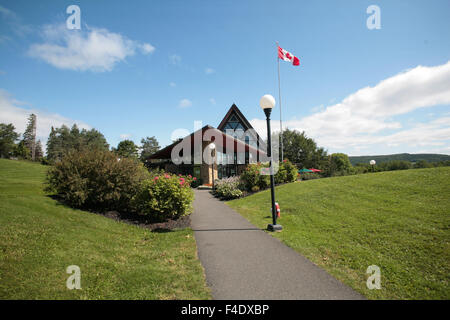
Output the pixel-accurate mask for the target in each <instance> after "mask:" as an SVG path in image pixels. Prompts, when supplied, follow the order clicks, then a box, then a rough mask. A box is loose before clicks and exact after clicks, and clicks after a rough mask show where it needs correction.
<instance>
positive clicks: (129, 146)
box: [116, 140, 138, 158]
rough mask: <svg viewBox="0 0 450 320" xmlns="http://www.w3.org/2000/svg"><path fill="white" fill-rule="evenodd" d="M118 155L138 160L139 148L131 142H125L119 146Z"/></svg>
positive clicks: (121, 142)
mask: <svg viewBox="0 0 450 320" xmlns="http://www.w3.org/2000/svg"><path fill="white" fill-rule="evenodd" d="M116 153H117V154H118V155H119V156H121V157H126V158H137V156H138V147H137V146H136V145H135V144H134V142H133V141H131V140H123V141H120V142H119V144H118V145H117V149H116Z"/></svg>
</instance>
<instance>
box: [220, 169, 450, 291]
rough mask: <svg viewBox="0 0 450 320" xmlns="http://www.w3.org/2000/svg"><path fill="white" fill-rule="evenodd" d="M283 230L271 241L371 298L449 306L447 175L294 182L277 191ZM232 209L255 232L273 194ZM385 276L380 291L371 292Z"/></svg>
mask: <svg viewBox="0 0 450 320" xmlns="http://www.w3.org/2000/svg"><path fill="white" fill-rule="evenodd" d="M276 200H277V202H279V204H280V207H281V218H280V219H279V220H278V223H280V224H281V225H282V226H283V231H282V232H280V233H273V236H275V237H277V238H279V239H280V240H282V241H283V242H284V243H285V244H287V245H288V246H290V247H292V248H293V249H295V250H296V251H298V252H300V253H301V254H303V255H305V256H306V257H307V258H309V259H310V260H311V261H313V262H314V263H315V264H317V265H319V266H320V267H322V268H324V269H325V270H327V271H328V272H329V273H331V274H332V275H334V276H335V277H336V278H338V279H340V280H341V281H343V282H344V283H346V284H348V285H349V286H351V287H353V288H354V289H356V290H357V291H359V292H360V293H362V294H363V295H365V296H366V297H368V298H370V299H449V298H450V290H449V286H448V284H449V277H450V267H449V265H450V250H449V249H450V246H449V241H450V229H449V227H450V168H448V167H446V168H433V169H415V170H405V171H395V172H381V173H373V174H364V175H356V176H346V177H336V178H327V179H319V180H310V181H302V182H296V183H291V184H287V185H283V186H280V187H277V188H276ZM228 204H229V205H230V206H231V207H232V208H234V209H236V210H237V211H238V212H240V213H241V214H242V215H243V216H244V217H246V218H247V219H248V220H249V221H251V222H252V223H254V224H255V225H257V226H258V227H261V228H265V227H266V226H267V224H268V223H271V218H270V215H271V213H270V212H271V210H270V192H269V191H264V192H260V193H257V194H255V195H252V196H249V197H247V198H243V199H238V200H233V201H230V202H228ZM370 265H377V266H378V267H380V269H381V287H382V288H381V289H380V290H377V289H374V290H369V289H368V288H367V286H366V281H367V278H368V275H367V274H366V270H367V267H368V266H370Z"/></svg>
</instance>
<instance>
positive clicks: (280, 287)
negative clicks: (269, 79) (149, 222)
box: [191, 190, 364, 300]
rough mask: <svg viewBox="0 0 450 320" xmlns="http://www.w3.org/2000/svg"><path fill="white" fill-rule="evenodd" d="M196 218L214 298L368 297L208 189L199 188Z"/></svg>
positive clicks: (198, 244)
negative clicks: (216, 197)
mask: <svg viewBox="0 0 450 320" xmlns="http://www.w3.org/2000/svg"><path fill="white" fill-rule="evenodd" d="M191 219H192V228H193V229H194V232H195V239H196V241H197V247H198V254H199V258H200V261H201V263H202V265H203V267H204V268H205V272H206V280H207V283H208V285H209V287H210V288H211V290H212V295H213V298H214V299H239V300H244V299H364V297H362V296H361V295H360V294H359V293H357V292H355V291H354V290H353V289H351V288H349V287H347V286H346V285H344V284H343V283H341V282H339V281H338V280H336V279H335V278H334V277H332V276H331V275H329V274H328V273H327V272H325V271H324V270H323V269H321V268H319V267H317V266H316V265H314V264H313V263H312V262H310V261H309V260H308V259H306V258H305V257H303V256H302V255H300V254H298V253H297V252H295V251H294V250H292V249H291V248H289V247H287V246H286V245H284V244H283V243H281V242H280V241H279V240H278V239H276V238H274V237H272V236H271V235H269V234H267V233H266V232H264V231H262V230H260V229H258V228H256V227H255V226H254V225H252V224H251V223H250V222H248V221H247V220H246V219H245V218H243V217H242V216H241V215H240V214H238V213H237V212H235V211H234V210H233V209H231V208H230V207H228V206H227V205H226V204H225V203H223V202H221V201H219V200H217V199H215V198H214V197H213V196H212V195H211V194H210V193H209V191H208V190H196V191H195V201H194V213H193V214H192V217H191Z"/></svg>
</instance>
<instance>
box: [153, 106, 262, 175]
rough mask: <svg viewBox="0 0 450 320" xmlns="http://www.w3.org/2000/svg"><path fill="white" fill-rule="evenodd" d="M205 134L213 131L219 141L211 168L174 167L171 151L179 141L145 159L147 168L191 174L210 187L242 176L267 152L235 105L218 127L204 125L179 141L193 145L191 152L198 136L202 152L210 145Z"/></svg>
mask: <svg viewBox="0 0 450 320" xmlns="http://www.w3.org/2000/svg"><path fill="white" fill-rule="evenodd" d="M207 131H209V133H211V132H213V135H214V136H216V137H217V136H218V137H219V139H217V138H216V140H214V143H215V144H216V145H218V146H219V147H220V150H222V151H223V152H217V153H216V155H215V159H214V162H215V163H214V165H207V164H206V163H202V164H194V163H187V164H186V163H183V164H179V165H175V164H174V163H173V162H172V159H171V155H172V153H173V152H172V150H173V149H174V148H176V147H177V145H178V144H179V143H181V142H180V141H177V142H174V143H172V144H171V145H169V146H167V147H165V148H163V149H161V150H159V151H158V152H156V153H155V154H153V155H151V156H150V157H149V158H148V159H147V165H148V166H149V167H160V168H163V169H164V170H166V171H169V172H173V173H181V174H186V175H187V174H191V175H193V176H194V177H197V179H201V180H202V182H203V183H204V184H211V183H212V180H213V178H214V179H222V178H226V177H230V176H235V175H239V174H241V172H242V171H243V170H244V169H245V167H246V166H247V165H248V164H249V163H251V162H257V161H259V160H260V158H261V156H262V155H265V152H264V151H263V150H266V149H265V143H264V142H262V139H261V138H260V137H259V136H258V133H257V132H256V131H255V130H254V129H253V127H252V125H251V124H250V122H249V121H248V120H247V118H245V116H244V115H243V114H242V112H241V111H240V110H239V108H238V107H237V106H236V105H235V104H233V105H232V106H231V107H230V109H229V110H228V112H227V113H226V115H225V117H224V118H223V119H222V121H221V122H220V124H219V126H218V127H217V128H214V127H212V126H209V125H207V126H204V127H203V128H202V129H200V130H197V131H196V132H194V133H192V134H191V135H189V136H187V137H185V138H184V139H182V141H184V142H186V141H189V142H190V143H191V145H192V149H191V150H193V149H194V143H195V141H196V140H195V138H194V137H195V136H196V135H197V137H198V135H201V137H202V140H201V144H202V147H201V150H202V152H203V150H204V149H205V148H206V147H208V145H209V144H210V143H211V142H212V141H209V140H208V139H206V141H205V139H204V138H203V137H204V135H205V133H206V132H207ZM189 142H188V143H189ZM230 150H231V152H230ZM192 152H193V151H192ZM192 158H193V157H192Z"/></svg>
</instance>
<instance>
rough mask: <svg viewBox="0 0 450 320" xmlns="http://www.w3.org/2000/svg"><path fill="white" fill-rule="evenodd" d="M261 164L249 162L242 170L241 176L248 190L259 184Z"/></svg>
mask: <svg viewBox="0 0 450 320" xmlns="http://www.w3.org/2000/svg"><path fill="white" fill-rule="evenodd" d="M259 170H260V164H259V163H258V164H255V163H252V164H249V165H248V166H247V167H246V168H245V170H244V171H243V172H242V174H241V176H240V178H241V182H242V184H243V187H244V189H245V190H247V191H251V190H252V188H253V187H254V186H257V182H258V179H259V175H260V174H259Z"/></svg>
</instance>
